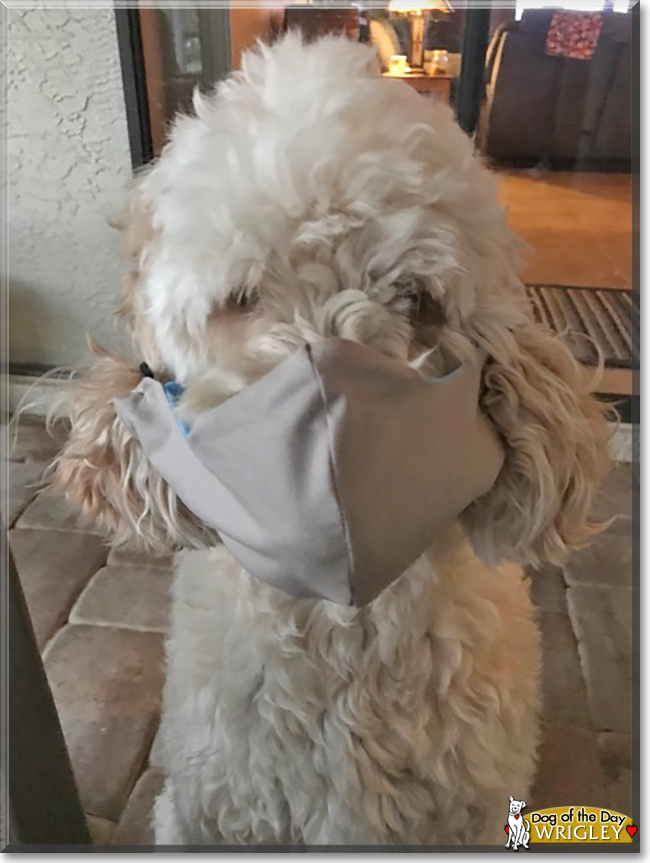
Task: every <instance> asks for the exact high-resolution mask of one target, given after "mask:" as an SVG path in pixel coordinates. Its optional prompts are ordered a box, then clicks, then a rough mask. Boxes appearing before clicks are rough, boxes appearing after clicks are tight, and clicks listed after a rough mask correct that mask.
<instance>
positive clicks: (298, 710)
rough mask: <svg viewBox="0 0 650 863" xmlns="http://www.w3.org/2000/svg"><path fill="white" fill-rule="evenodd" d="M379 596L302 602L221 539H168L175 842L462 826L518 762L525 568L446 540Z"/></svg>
mask: <svg viewBox="0 0 650 863" xmlns="http://www.w3.org/2000/svg"><path fill="white" fill-rule="evenodd" d="M390 594H391V595H390V596H387V595H382V596H381V597H380V598H379V600H378V601H376V602H375V603H374V604H373V605H372V606H371V607H369V608H367V609H362V610H360V611H359V610H354V609H347V608H341V607H339V606H334V605H332V604H330V603H318V602H313V601H298V600H294V599H290V598H289V597H285V596H284V595H283V594H281V593H280V592H278V591H275V590H273V589H271V588H268V587H266V586H264V585H262V584H259V583H257V582H254V581H252V580H251V579H250V578H249V577H247V576H245V575H242V574H241V572H240V570H239V568H238V567H237V565H236V564H235V563H234V561H232V559H231V558H230V557H229V556H228V555H227V553H226V552H225V551H224V550H222V549H220V550H215V551H212V552H206V553H196V552H192V553H184V554H183V555H181V558H180V560H179V566H178V574H177V579H176V583H175V588H174V608H173V623H172V631H171V636H170V639H169V643H168V677H167V684H166V690H165V706H164V712H163V751H164V759H165V762H166V763H165V768H166V772H167V774H168V776H169V777H171V781H172V785H173V786H174V788H175V797H176V800H177V807H178V809H179V812H178V815H179V818H180V821H181V823H182V824H183V825H184V830H185V831H186V834H187V835H186V838H185V841H192V842H196V843H205V842H210V841H217V839H218V838H219V837H223V838H224V839H225V840H226V841H228V842H269V843H276V842H280V843H285V842H286V843H292V842H305V843H307V844H320V843H322V842H327V843H329V844H332V843H334V842H337V841H338V842H339V843H340V844H350V843H368V844H370V843H375V842H413V843H416V842H425V843H429V842H434V841H436V842H442V841H445V839H447V841H454V842H457V841H461V840H462V837H463V835H466V836H467V837H468V839H469V837H470V834H471V835H472V836H475V835H476V829H477V825H478V824H480V821H481V817H482V813H484V810H485V808H486V800H487V799H488V797H490V795H491V794H493V793H494V792H495V791H496V790H497V789H498V792H499V793H501V789H502V788H503V787H504V780H506V781H505V785H507V784H508V782H511V783H512V788H513V789H515V788H516V783H517V777H520V776H521V775H524V774H527V773H530V769H526V768H527V767H528V768H530V767H531V766H532V759H533V754H534V753H533V750H534V734H533V735H531V729H530V726H531V725H532V724H533V722H534V710H535V707H536V703H537V678H538V663H539V657H538V636H537V632H536V628H535V626H534V624H533V622H532V620H531V615H530V606H529V601H528V596H527V589H526V586H525V584H524V582H523V579H522V576H521V573H520V571H519V570H518V569H516V568H514V567H512V568H504V569H502V570H500V571H499V572H498V573H494V572H489V571H488V570H486V569H485V568H484V567H482V565H480V564H479V562H478V561H477V560H476V558H474V557H473V556H472V555H471V553H470V552H469V551H468V550H467V549H466V547H465V546H464V545H463V544H462V543H458V542H457V541H454V542H452V543H451V544H450V545H449V547H448V548H447V549H446V550H444V551H443V552H442V553H440V554H437V555H436V565H435V566H434V565H433V563H432V561H431V559H430V558H427V557H424V558H421V559H420V561H418V562H417V563H416V565H415V566H414V567H413V568H412V570H411V571H410V572H409V573H407V574H406V575H405V576H404V577H403V578H402V579H401V580H400V581H399V582H398V583H396V584H395V585H394V586H393V587H392V588H391V589H390ZM508 642H510V643H514V644H516V645H517V652H516V653H515V654H513V653H512V652H511V651H510V650H509V649H508ZM506 793H507V792H506ZM474 841H475V839H474Z"/></svg>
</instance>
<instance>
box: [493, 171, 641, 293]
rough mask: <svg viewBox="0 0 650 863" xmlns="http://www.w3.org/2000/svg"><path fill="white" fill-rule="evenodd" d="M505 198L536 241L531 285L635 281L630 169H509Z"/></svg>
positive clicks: (530, 258)
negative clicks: (623, 171)
mask: <svg viewBox="0 0 650 863" xmlns="http://www.w3.org/2000/svg"><path fill="white" fill-rule="evenodd" d="M501 200H502V202H503V203H504V204H507V206H508V208H509V213H510V224H511V225H512V227H513V228H514V229H515V230H516V231H517V233H519V234H520V235H521V236H522V237H523V238H524V239H525V240H526V241H527V242H528V243H529V245H530V252H529V254H528V255H527V264H526V268H525V270H524V273H523V279H524V281H525V282H528V283H529V284H548V285H582V286H587V287H597V288H630V287H631V286H632V178H631V177H630V175H629V174H597V173H565V172H560V171H549V172H542V171H535V170H529V171H508V172H504V173H502V174H501Z"/></svg>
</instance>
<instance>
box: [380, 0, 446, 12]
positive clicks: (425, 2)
mask: <svg viewBox="0 0 650 863" xmlns="http://www.w3.org/2000/svg"><path fill="white" fill-rule="evenodd" d="M388 11H389V12H452V11H453V9H452V6H451V3H448V2H447V0H390V3H389V4H388Z"/></svg>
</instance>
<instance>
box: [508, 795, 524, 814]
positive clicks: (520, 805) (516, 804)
mask: <svg viewBox="0 0 650 863" xmlns="http://www.w3.org/2000/svg"><path fill="white" fill-rule="evenodd" d="M509 800H510V814H511V815H519V813H520V812H521V810H522V809H525V808H526V801H525V800H515V798H514V797H510V798H509Z"/></svg>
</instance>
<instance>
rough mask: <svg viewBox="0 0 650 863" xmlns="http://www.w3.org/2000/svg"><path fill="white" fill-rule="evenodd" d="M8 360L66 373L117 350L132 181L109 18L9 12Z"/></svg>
mask: <svg viewBox="0 0 650 863" xmlns="http://www.w3.org/2000/svg"><path fill="white" fill-rule="evenodd" d="M5 14H6V15H7V19H8V46H7V47H8V68H7V83H8V86H7V124H8V195H7V206H8V213H7V215H8V251H9V284H10V288H9V302H10V307H9V311H10V319H9V331H10V337H9V352H10V360H11V361H12V362H15V363H44V364H51V365H65V364H72V363H75V362H77V361H79V360H80V359H81V358H83V357H84V356H85V354H86V348H85V333H86V332H89V333H90V334H91V335H93V336H94V337H95V338H96V339H97V340H99V341H101V342H102V343H104V344H106V345H107V346H119V344H120V342H121V341H122V338H121V337H120V335H118V331H117V329H116V327H115V323H114V321H113V319H112V317H111V313H112V311H113V309H114V307H115V302H116V299H117V295H118V290H119V275H120V266H119V241H118V237H117V235H116V233H115V231H114V230H112V229H111V228H110V227H109V225H108V224H107V222H108V220H109V219H110V218H113V217H114V216H115V215H117V214H118V213H119V212H120V209H121V206H122V204H123V201H124V196H125V187H126V184H127V182H128V179H129V177H130V174H131V164H130V157H129V146H128V135H127V125H126V111H125V106H124V94H123V87H122V78H121V72H120V62H119V55H118V47H117V36H116V31H115V16H114V12H113V11H112V9H70V10H62V9H40V10H39V9H31V10H20V9H13V10H12V9H9V10H7V11H6V13H5Z"/></svg>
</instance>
